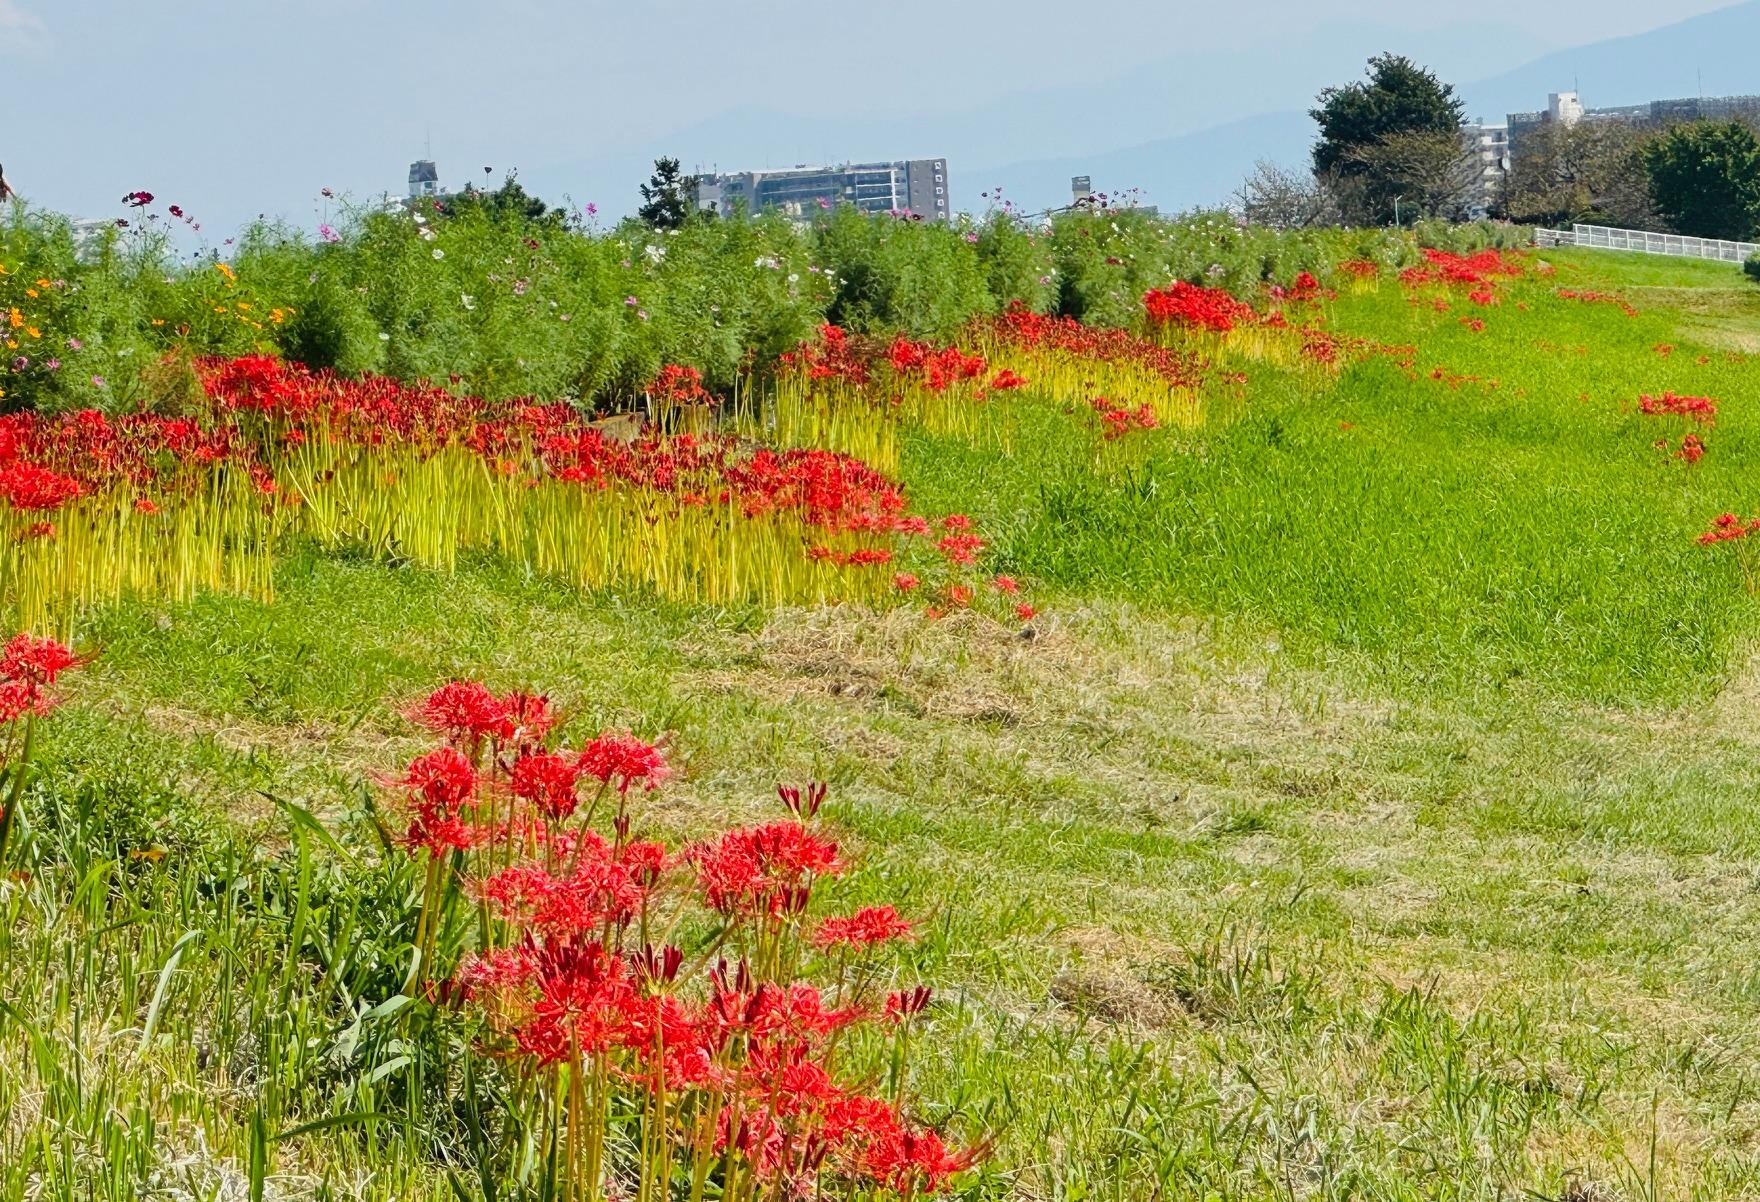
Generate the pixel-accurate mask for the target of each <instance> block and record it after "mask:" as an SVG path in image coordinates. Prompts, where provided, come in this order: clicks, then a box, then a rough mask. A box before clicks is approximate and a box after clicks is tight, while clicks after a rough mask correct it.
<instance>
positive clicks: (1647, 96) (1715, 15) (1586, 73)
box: [1461, 0, 1760, 119]
mask: <svg viewBox="0 0 1760 1202" xmlns="http://www.w3.org/2000/svg"><path fill="white" fill-rule="evenodd" d="M1701 80H1702V81H1703V83H1701ZM1568 91H1575V92H1579V93H1581V95H1582V98H1583V103H1584V104H1585V105H1587V106H1588V107H1590V108H1596V107H1602V106H1611V105H1622V104H1642V103H1643V102H1645V101H1647V100H1668V99H1674V98H1676V97H1682V96H1741V95H1748V94H1752V93H1760V0H1748V2H1747V3H1745V4H1738V5H1736V6H1735V7H1733V8H1723V9H1718V10H1717V11H1716V12H1710V13H1706V14H1705V15H1703V16H1699V17H1691V18H1689V19H1687V20H1685V21H1680V22H1678V23H1676V24H1673V25H1668V26H1664V27H1663V28H1661V29H1655V30H1651V31H1650V32H1649V33H1642V34H1637V35H1635V36H1633V37H1627V38H1613V39H1610V40H1608V41H1603V42H1594V43H1592V44H1590V45H1587V46H1578V47H1575V48H1573V49H1569V50H1556V51H1553V52H1551V53H1548V54H1545V55H1542V56H1541V57H1539V58H1536V59H1535V60H1534V61H1532V62H1530V63H1527V64H1526V65H1525V66H1521V67H1517V68H1516V69H1515V70H1513V71H1506V72H1504V73H1503V74H1501V75H1494V76H1492V77H1490V78H1489V79H1484V80H1481V81H1479V82H1477V83H1473V84H1468V85H1467V86H1465V87H1463V88H1462V89H1461V92H1462V94H1463V95H1465V96H1466V97H1467V103H1468V107H1469V109H1470V110H1471V111H1473V112H1482V113H1484V114H1485V115H1486V117H1487V118H1496V119H1501V118H1502V117H1503V115H1504V114H1506V113H1510V112H1524V111H1527V110H1530V109H1542V108H1545V107H1546V96H1547V93H1549V92H1568Z"/></svg>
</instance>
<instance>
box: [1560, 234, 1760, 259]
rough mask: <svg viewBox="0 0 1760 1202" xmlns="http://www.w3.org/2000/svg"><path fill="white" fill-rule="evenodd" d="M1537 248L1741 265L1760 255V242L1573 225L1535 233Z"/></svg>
mask: <svg viewBox="0 0 1760 1202" xmlns="http://www.w3.org/2000/svg"><path fill="white" fill-rule="evenodd" d="M1534 244H1535V245H1536V246H1593V247H1597V248H1599V249H1601V250H1635V251H1641V252H1643V253H1644V254H1650V255H1677V256H1680V257H1683V258H1689V259H1721V260H1723V261H1724V262H1726V263H1740V262H1742V261H1743V260H1744V259H1746V258H1748V257H1749V256H1750V255H1754V254H1760V242H1726V241H1724V240H1723V239H1722V238H1689V237H1687V236H1686V235H1685V234H1652V233H1650V232H1648V231H1647V230H1616V229H1613V228H1611V227H1609V226H1605V225H1573V226H1571V228H1570V229H1568V230H1536V231H1534Z"/></svg>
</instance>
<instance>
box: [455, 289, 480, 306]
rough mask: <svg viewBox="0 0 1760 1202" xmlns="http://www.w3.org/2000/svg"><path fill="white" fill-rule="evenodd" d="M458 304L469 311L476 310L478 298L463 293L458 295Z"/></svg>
mask: <svg viewBox="0 0 1760 1202" xmlns="http://www.w3.org/2000/svg"><path fill="white" fill-rule="evenodd" d="M458 303H459V304H461V305H463V306H464V307H465V308H467V309H474V308H476V307H477V298H476V297H474V296H471V295H469V294H467V293H463V292H461V293H459V294H458Z"/></svg>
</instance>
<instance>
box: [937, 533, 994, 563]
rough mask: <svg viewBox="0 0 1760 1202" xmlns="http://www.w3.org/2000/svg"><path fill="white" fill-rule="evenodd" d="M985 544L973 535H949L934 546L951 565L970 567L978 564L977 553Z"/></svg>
mask: <svg viewBox="0 0 1760 1202" xmlns="http://www.w3.org/2000/svg"><path fill="white" fill-rule="evenodd" d="M986 545H987V544H986V543H985V542H984V540H983V539H982V538H979V537H978V536H977V535H975V534H950V535H948V536H947V537H946V538H944V539H942V540H941V541H940V542H938V543H936V544H935V547H936V549H937V550H939V551H940V552H941V553H942V554H943V555H945V556H947V558H948V560H949V561H950V562H952V563H956V564H960V565H962V566H965V567H970V566H972V565H973V564H976V563H977V562H978V552H980V551H982V550H983V549H984V547H985V546H986Z"/></svg>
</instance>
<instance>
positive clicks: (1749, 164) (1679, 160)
mask: <svg viewBox="0 0 1760 1202" xmlns="http://www.w3.org/2000/svg"><path fill="white" fill-rule="evenodd" d="M1644 168H1645V170H1646V171H1647V172H1648V173H1649V176H1650V196H1651V198H1652V199H1653V200H1654V201H1655V202H1656V210H1657V212H1659V213H1661V214H1662V216H1663V217H1665V218H1667V220H1668V222H1669V224H1670V225H1672V226H1673V227H1674V228H1675V230H1677V231H1678V232H1680V233H1683V234H1691V235H1693V236H1695V237H1700V238H1729V239H1732V240H1737V241H1741V240H1745V239H1747V238H1749V237H1751V236H1752V235H1753V234H1754V232H1755V231H1756V230H1760V136H1756V135H1755V133H1754V131H1753V130H1752V129H1751V128H1749V127H1748V126H1746V125H1744V124H1743V123H1742V122H1740V121H1723V122H1710V121H1697V122H1693V123H1690V124H1687V125H1677V126H1675V127H1674V128H1673V129H1671V130H1669V131H1668V132H1667V133H1665V134H1663V135H1662V136H1661V137H1659V138H1657V139H1656V140H1655V141H1653V142H1651V143H1650V144H1649V145H1648V146H1646V147H1645V148H1644Z"/></svg>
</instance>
